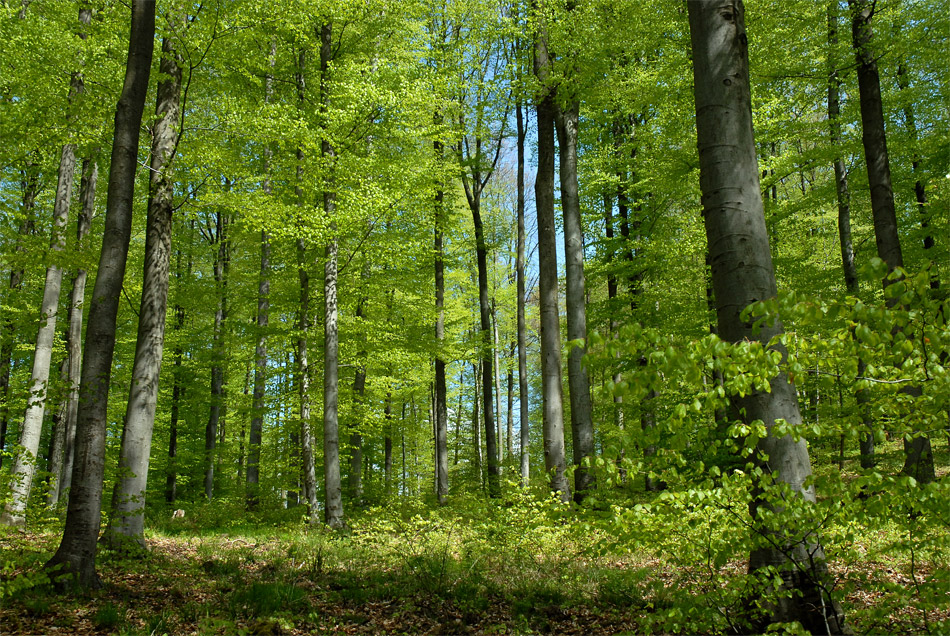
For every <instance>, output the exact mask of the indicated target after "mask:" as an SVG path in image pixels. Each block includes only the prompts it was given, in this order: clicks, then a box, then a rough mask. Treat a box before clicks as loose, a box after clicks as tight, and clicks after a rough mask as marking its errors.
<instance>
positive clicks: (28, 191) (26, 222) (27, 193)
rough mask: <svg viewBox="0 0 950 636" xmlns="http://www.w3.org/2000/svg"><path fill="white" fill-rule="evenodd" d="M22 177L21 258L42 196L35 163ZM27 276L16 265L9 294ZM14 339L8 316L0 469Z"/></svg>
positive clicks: (0, 352) (0, 393)
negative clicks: (39, 198)
mask: <svg viewBox="0 0 950 636" xmlns="http://www.w3.org/2000/svg"><path fill="white" fill-rule="evenodd" d="M22 176H23V180H22V181H21V183H20V186H21V188H22V191H23V199H22V201H23V203H22V206H21V210H22V214H23V218H22V219H21V221H20V227H19V230H18V232H17V238H16V242H15V243H14V246H13V253H14V254H16V255H18V256H20V255H22V254H23V253H24V251H25V247H24V245H23V239H24V238H26V237H27V236H29V235H31V234H33V230H34V225H35V222H34V219H33V212H34V208H35V207H36V196H37V195H38V194H39V189H40V180H39V171H38V166H37V164H36V163H35V162H33V161H28V162H27V165H26V169H25V170H23V172H22ZM24 273H25V270H24V268H23V265H22V263H17V264H15V265H14V266H13V268H12V269H11V270H10V286H9V291H10V293H11V295H12V294H13V293H14V292H19V291H20V288H21V286H22V284H23V274H24ZM7 302H9V301H7ZM15 336H16V324H15V323H14V321H13V320H12V319H11V318H10V316H9V314H8V315H6V316H5V317H4V320H3V344H0V466H3V450H4V449H5V448H6V446H7V425H8V424H9V419H10V417H9V416H10V411H9V409H8V407H7V401H8V399H9V397H10V372H11V371H12V368H13V345H14V339H15Z"/></svg>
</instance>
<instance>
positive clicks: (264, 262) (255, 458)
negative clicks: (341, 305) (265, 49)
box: [245, 42, 304, 510]
mask: <svg viewBox="0 0 950 636" xmlns="http://www.w3.org/2000/svg"><path fill="white" fill-rule="evenodd" d="M303 55H304V54H303V52H302V51H301V53H300V56H301V62H302V60H303ZM267 57H268V63H269V66H270V68H271V69H273V68H274V62H275V60H276V57H277V45H276V43H274V42H271V45H270V53H269V54H268V56H267ZM298 76H299V75H298ZM273 90H274V78H273V76H272V74H271V72H270V71H269V72H268V73H267V75H266V76H265V78H264V103H265V104H268V103H270V101H271V93H272V92H273ZM272 155H273V151H272V150H271V149H270V147H267V148H265V149H264V166H263V171H264V182H263V183H262V184H261V190H263V191H264V195H265V196H268V197H269V196H270V195H271V194H272V191H273V188H272V187H271V181H270V160H271V156H272ZM269 317H270V234H269V233H268V232H267V230H266V229H262V230H261V271H260V277H259V278H258V282H257V345H256V347H255V349H254V401H253V404H252V406H251V425H250V431H249V434H248V449H247V474H246V477H245V483H246V492H245V503H246V505H247V509H248V510H254V509H256V508H257V504H258V501H259V495H260V465H261V441H262V437H263V432H264V412H265V410H266V408H267V407H266V405H265V402H264V391H265V389H266V384H267V324H268V320H269Z"/></svg>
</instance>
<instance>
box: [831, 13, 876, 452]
mask: <svg viewBox="0 0 950 636" xmlns="http://www.w3.org/2000/svg"><path fill="white" fill-rule="evenodd" d="M837 44H838V5H837V2H832V3H831V4H829V5H828V45H829V51H833V50H834V49H835V47H836V46H837ZM840 89H841V79H840V78H839V77H838V69H837V66H836V65H835V62H834V60H831V61H830V62H829V72H828V126H829V128H830V141H831V145H832V147H837V146H838V145H839V144H840V143H841V104H840V101H841V100H840V93H841V90H840ZM834 168H835V194H836V197H837V201H838V243H839V244H840V246H841V267H842V270H843V271H844V285H845V289H846V290H847V291H848V293H849V294H850V295H852V296H856V295H857V293H858V268H857V266H856V265H855V262H854V245H853V243H852V240H851V194H850V191H849V190H848V172H847V168H846V167H845V165H844V158H843V157H842V156H841V155H838V156H837V157H835V160H834ZM864 370H865V363H864V360H862V359H860V358H859V359H858V376H859V377H860V376H863V375H864ZM854 397H855V401H856V402H857V404H858V411H859V413H860V414H861V423H862V426H863V427H864V428H865V429H866V430H864V431H862V433H861V438H860V441H859V448H860V455H861V468H873V467H874V434H873V433H872V432H871V427H872V425H873V422H872V421H871V414H870V408H869V406H868V401H869V398H868V394H867V390H865V389H860V390H857V391H855V393H854Z"/></svg>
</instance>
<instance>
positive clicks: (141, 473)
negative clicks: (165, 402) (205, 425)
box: [103, 38, 181, 550]
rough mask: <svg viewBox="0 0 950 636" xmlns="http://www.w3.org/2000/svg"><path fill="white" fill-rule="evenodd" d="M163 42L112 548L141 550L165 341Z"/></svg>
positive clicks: (172, 135) (171, 150)
mask: <svg viewBox="0 0 950 636" xmlns="http://www.w3.org/2000/svg"><path fill="white" fill-rule="evenodd" d="M178 63H179V60H178V54H177V52H176V51H175V46H174V43H173V41H172V39H171V38H164V39H163V40H162V59H161V62H160V64H159V72H160V73H161V77H162V79H161V81H159V83H158V97H157V101H156V107H155V124H154V126H153V128H152V152H151V163H150V166H149V168H150V173H149V200H148V215H147V219H146V230H145V271H144V273H143V279H142V301H141V306H140V309H139V326H138V337H137V339H136V343H135V358H134V361H133V363H132V383H131V387H130V389H129V401H128V404H127V406H126V411H125V422H124V425H123V428H122V446H121V450H120V454H119V473H118V478H117V480H116V484H115V490H114V491H113V495H112V514H111V516H110V518H109V526H108V527H107V528H106V532H105V536H104V537H103V538H104V540H105V541H106V542H107V543H110V544H111V545H112V547H113V548H116V547H118V548H121V549H123V550H124V549H126V548H129V547H131V546H132V545H133V544H134V545H137V546H138V547H140V548H142V549H143V550H144V548H145V534H144V526H145V488H146V484H147V480H148V463H149V456H150V454H151V449H152V430H153V428H154V425H155V407H156V402H157V399H158V381H159V374H160V373H161V368H162V351H163V349H164V344H165V315H166V314H167V311H168V273H169V266H170V263H171V238H172V212H173V210H174V201H173V196H174V181H173V170H174V167H173V166H174V159H175V151H176V148H177V146H178V139H179V135H180V131H179V129H178V126H179V121H180V110H181V67H180V66H179V65H178Z"/></svg>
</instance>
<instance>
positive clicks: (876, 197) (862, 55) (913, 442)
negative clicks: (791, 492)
mask: <svg viewBox="0 0 950 636" xmlns="http://www.w3.org/2000/svg"><path fill="white" fill-rule="evenodd" d="M848 6H849V7H851V11H852V22H851V38H852V42H853V45H854V51H855V56H856V58H857V63H858V90H859V92H860V95H861V127H862V136H861V137H862V141H863V143H864V156H865V163H866V164H867V171H868V185H869V186H870V189H871V214H872V217H873V219H874V238H875V242H876V243H877V255H878V256H879V257H880V258H881V260H883V261H884V262H885V263H887V272H888V276H886V277H885V278H884V287H887V286H888V285H890V284H891V283H893V282H895V281H894V280H893V279H892V278H891V277H890V274H891V272H892V271H893V270H894V269H895V268H898V267H903V266H904V257H903V254H902V253H901V243H900V236H899V235H898V233H897V215H896V213H895V211H894V191H893V188H892V185H891V166H890V161H889V159H888V154H887V137H886V135H885V133H884V107H883V105H882V103H881V80H880V76H879V75H878V70H877V59H876V58H875V57H874V52H873V51H872V50H871V39H872V37H873V31H872V29H871V18H872V16H873V14H874V7H875V4H874V3H873V2H870V1H869V0H848ZM897 300H898V299H897V298H891V299H888V305H890V306H893V305H895V304H896V303H897ZM904 390H905V391H906V392H908V393H910V394H916V395H920V391H921V388H920V387H919V386H914V387H908V388H906V389H904ZM904 453H905V455H906V459H905V461H904V468H903V472H904V474H906V475H911V476H913V477H915V478H916V479H917V480H918V481H919V482H921V483H930V482H932V481H933V480H934V479H935V473H934V461H933V451H932V449H931V446H930V438H929V437H927V435H926V434H924V433H922V432H919V431H913V432H912V433H910V434H908V435H905V436H904Z"/></svg>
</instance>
